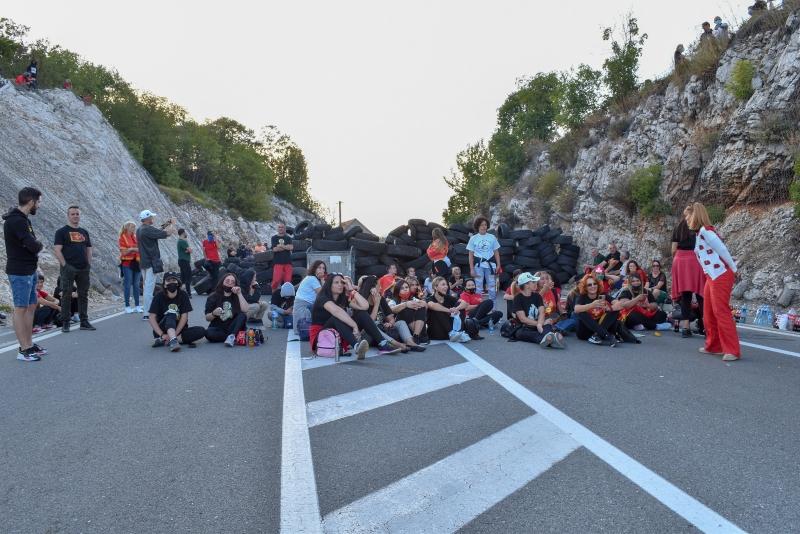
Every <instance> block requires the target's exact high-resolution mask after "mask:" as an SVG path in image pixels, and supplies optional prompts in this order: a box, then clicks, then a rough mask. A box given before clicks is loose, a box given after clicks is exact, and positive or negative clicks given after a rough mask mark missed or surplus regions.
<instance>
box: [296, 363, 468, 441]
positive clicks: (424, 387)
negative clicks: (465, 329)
mask: <svg viewBox="0 0 800 534" xmlns="http://www.w3.org/2000/svg"><path fill="white" fill-rule="evenodd" d="M481 376H483V372H481V371H480V370H478V368H477V367H475V366H474V365H472V364H471V363H460V364H458V365H453V366H451V367H445V368H443V369H436V370H435V371H428V372H426V373H420V374H418V375H414V376H409V377H407V378H401V379H399V380H394V381H392V382H387V383H385V384H378V385H376V386H371V387H368V388H364V389H359V390H357V391H351V392H349V393H343V394H341V395H336V396H333V397H328V398H326V399H321V400H317V401H314V402H309V403H308V410H307V411H308V426H309V427H314V426H317V425H321V424H324V423H329V422H331V421H336V420H337V419H342V418H344V417H350V416H351V415H356V414H359V413H362V412H366V411H369V410H374V409H376V408H380V407H381V406H388V405H390V404H394V403H396V402H400V401H404V400H407V399H411V398H413V397H418V396H420V395H424V394H426V393H431V392H434V391H437V390H440V389H444V388H446V387H450V386H455V385H457V384H461V383H463V382H467V381H469V380H473V379H475V378H479V377H481Z"/></svg>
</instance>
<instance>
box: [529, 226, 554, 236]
mask: <svg viewBox="0 0 800 534" xmlns="http://www.w3.org/2000/svg"><path fill="white" fill-rule="evenodd" d="M549 231H550V225H549V224H545V225H544V226H540V227H539V228H537V229H536V230H534V231H533V235H537V236H539V237H542V236H543V235H545V234H546V233H547V232H549Z"/></svg>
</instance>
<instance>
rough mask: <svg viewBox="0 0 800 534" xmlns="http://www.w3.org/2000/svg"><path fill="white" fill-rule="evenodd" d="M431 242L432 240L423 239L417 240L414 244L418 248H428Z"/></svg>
mask: <svg viewBox="0 0 800 534" xmlns="http://www.w3.org/2000/svg"><path fill="white" fill-rule="evenodd" d="M431 243H433V241H430V240H428V239H425V240H423V241H417V242H416V243H415V244H414V246H415V247H417V248H418V249H420V250H428V247H429V246H431Z"/></svg>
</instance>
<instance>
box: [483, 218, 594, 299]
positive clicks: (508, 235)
mask: <svg viewBox="0 0 800 534" xmlns="http://www.w3.org/2000/svg"><path fill="white" fill-rule="evenodd" d="M495 234H496V235H497V239H498V241H499V242H500V261H501V262H502V264H503V269H504V272H503V274H502V275H501V276H500V281H501V283H503V284H508V283H509V282H510V280H511V276H512V274H513V272H514V271H515V270H516V269H521V270H522V271H529V272H535V271H543V270H544V271H550V272H551V273H552V275H553V277H554V278H555V279H556V281H557V282H558V284H559V285H560V284H565V283H567V282H568V281H569V280H570V279H571V278H572V277H574V276H575V275H576V274H578V256H579V255H580V252H581V249H580V247H579V246H577V245H575V244H573V242H572V236H569V235H566V234H564V233H563V231H562V230H561V228H558V227H556V228H551V227H550V226H549V225H547V224H546V225H544V226H541V227H539V228H537V229H536V230H525V229H518V230H513V229H512V228H511V227H509V226H508V225H507V224H504V223H503V224H499V225H498V226H497V228H496V229H495Z"/></svg>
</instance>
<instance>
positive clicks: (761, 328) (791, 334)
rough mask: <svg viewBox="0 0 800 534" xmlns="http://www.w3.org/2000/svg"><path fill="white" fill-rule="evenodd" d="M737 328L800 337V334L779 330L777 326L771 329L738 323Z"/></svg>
mask: <svg viewBox="0 0 800 534" xmlns="http://www.w3.org/2000/svg"><path fill="white" fill-rule="evenodd" d="M736 328H741V329H743V330H750V331H753V332H761V333H762V334H775V335H778V336H786V337H793V338H795V339H800V334H795V333H792V332H786V331H782V330H778V329H777V328H773V329H769V328H764V327H758V326H747V325H743V324H737V325H736Z"/></svg>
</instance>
